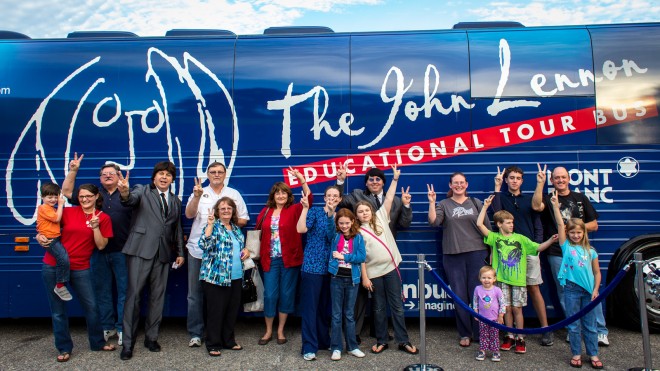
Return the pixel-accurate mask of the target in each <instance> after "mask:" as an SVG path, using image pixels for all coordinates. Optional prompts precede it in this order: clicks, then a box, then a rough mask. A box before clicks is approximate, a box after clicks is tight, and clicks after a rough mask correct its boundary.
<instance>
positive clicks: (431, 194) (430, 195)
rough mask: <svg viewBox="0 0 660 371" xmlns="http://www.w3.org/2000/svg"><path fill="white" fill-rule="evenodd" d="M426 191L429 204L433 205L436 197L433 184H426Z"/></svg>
mask: <svg viewBox="0 0 660 371" xmlns="http://www.w3.org/2000/svg"><path fill="white" fill-rule="evenodd" d="M426 189H427V190H428V193H427V196H428V198H429V202H430V203H432V204H434V205H435V200H436V195H435V190H434V189H433V184H427V185H426Z"/></svg>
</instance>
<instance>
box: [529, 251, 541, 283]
mask: <svg viewBox="0 0 660 371" xmlns="http://www.w3.org/2000/svg"><path fill="white" fill-rule="evenodd" d="M542 276H543V275H542V274H541V260H539V257H538V255H527V285H528V286H529V285H540V284H542V283H543V277H542Z"/></svg>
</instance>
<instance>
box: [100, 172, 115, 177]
mask: <svg viewBox="0 0 660 371" xmlns="http://www.w3.org/2000/svg"><path fill="white" fill-rule="evenodd" d="M115 175H117V173H116V172H114V171H108V172H103V173H101V176H115Z"/></svg>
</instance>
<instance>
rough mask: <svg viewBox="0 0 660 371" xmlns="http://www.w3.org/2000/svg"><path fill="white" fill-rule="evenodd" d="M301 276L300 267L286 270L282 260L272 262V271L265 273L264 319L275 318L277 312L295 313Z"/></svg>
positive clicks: (277, 259)
mask: <svg viewBox="0 0 660 371" xmlns="http://www.w3.org/2000/svg"><path fill="white" fill-rule="evenodd" d="M299 275H300V266H298V267H291V268H284V262H283V261H282V258H274V259H272V260H271V261H270V271H268V272H264V317H268V318H273V317H275V312H280V313H287V314H291V313H293V312H295V310H296V303H295V301H296V286H298V276H299Z"/></svg>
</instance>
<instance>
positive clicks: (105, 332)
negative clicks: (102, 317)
mask: <svg viewBox="0 0 660 371" xmlns="http://www.w3.org/2000/svg"><path fill="white" fill-rule="evenodd" d="M115 335H117V330H115V329H112V330H103V340H105V341H106V342H107V341H108V339H110V338H111V337H113V336H115Z"/></svg>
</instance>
